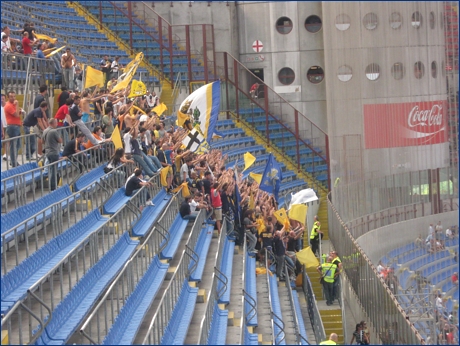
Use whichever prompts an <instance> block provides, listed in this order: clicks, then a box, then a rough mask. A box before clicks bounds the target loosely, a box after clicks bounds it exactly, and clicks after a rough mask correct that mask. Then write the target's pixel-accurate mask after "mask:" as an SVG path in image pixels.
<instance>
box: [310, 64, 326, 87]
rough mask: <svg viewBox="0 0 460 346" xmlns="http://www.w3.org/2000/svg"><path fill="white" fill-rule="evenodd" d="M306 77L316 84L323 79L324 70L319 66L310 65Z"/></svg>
mask: <svg viewBox="0 0 460 346" xmlns="http://www.w3.org/2000/svg"><path fill="white" fill-rule="evenodd" d="M307 78H308V80H309V81H310V83H313V84H318V83H321V82H322V81H323V79H324V71H323V69H322V67H320V66H312V67H310V68H309V69H308V72H307Z"/></svg>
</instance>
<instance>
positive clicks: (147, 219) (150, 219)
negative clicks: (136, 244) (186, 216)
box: [132, 189, 171, 237]
mask: <svg viewBox="0 0 460 346" xmlns="http://www.w3.org/2000/svg"><path fill="white" fill-rule="evenodd" d="M170 199H171V195H169V194H167V193H166V191H165V190H164V189H161V191H160V192H159V193H158V194H157V195H156V196H155V197H154V198H153V199H152V203H153V204H154V206H152V205H148V206H145V207H144V210H142V214H141V217H140V219H139V220H137V222H136V224H135V225H134V226H133V229H132V235H133V236H136V237H145V236H146V235H147V233H148V232H149V230H150V228H151V227H152V225H153V224H154V223H155V222H156V220H157V218H158V216H160V214H161V212H162V211H163V209H164V207H165V206H166V204H168V202H169V200H170Z"/></svg>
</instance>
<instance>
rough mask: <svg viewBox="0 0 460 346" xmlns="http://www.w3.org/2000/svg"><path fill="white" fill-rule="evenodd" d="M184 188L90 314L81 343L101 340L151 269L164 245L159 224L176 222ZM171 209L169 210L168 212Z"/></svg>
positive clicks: (167, 226) (172, 199)
mask: <svg viewBox="0 0 460 346" xmlns="http://www.w3.org/2000/svg"><path fill="white" fill-rule="evenodd" d="M181 193H182V191H179V192H177V193H176V194H175V195H174V196H173V197H172V198H171V200H170V201H169V202H168V204H167V205H166V207H165V209H164V211H163V213H162V215H161V216H160V217H159V219H158V220H157V222H155V223H154V224H152V225H151V226H150V230H149V232H148V233H147V236H146V238H145V239H144V240H143V241H142V245H141V246H140V247H139V249H138V250H137V251H136V252H135V253H134V255H133V256H132V258H131V259H130V260H129V261H128V262H127V263H126V265H125V266H124V268H123V269H122V271H121V272H120V273H119V274H118V276H117V277H116V278H115V280H114V281H113V282H112V284H111V285H110V287H109V288H108V289H107V291H106V292H105V294H104V296H103V297H102V298H101V300H100V301H99V303H98V304H97V305H96V307H95V308H94V309H93V310H92V312H91V314H90V315H89V317H88V318H87V319H86V321H85V322H84V323H83V325H82V327H81V328H80V333H81V335H83V336H84V337H85V339H82V340H80V342H81V343H83V344H84V343H87V342H88V341H89V342H90V343H91V344H101V342H102V341H103V339H104V338H105V336H106V335H107V333H108V331H109V330H110V328H111V327H112V325H113V323H114V321H115V318H116V316H118V314H119V312H120V310H121V309H122V307H123V306H124V305H125V303H126V299H116V298H120V297H123V298H127V297H129V296H130V295H131V294H132V293H133V291H134V289H135V288H136V286H137V284H138V283H139V281H140V280H141V279H142V278H143V276H144V275H145V273H146V271H147V269H148V268H149V266H150V265H152V262H153V259H154V258H155V257H156V256H158V255H159V254H160V252H161V250H162V248H164V246H166V245H163V247H161V246H160V245H161V243H162V241H163V240H164V239H165V237H164V235H163V234H162V232H161V231H160V230H159V227H158V225H159V224H161V225H162V227H163V228H165V229H169V228H170V227H171V225H172V223H173V219H171V218H170V217H168V215H169V214H170V212H169V211H173V212H175V213H176V214H177V213H178V212H179V205H180V204H179V202H178V196H179V194H181ZM168 212H169V213H168Z"/></svg>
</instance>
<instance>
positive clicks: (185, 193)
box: [172, 183, 190, 198]
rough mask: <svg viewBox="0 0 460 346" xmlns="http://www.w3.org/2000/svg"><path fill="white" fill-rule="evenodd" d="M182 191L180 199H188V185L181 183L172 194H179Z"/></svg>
mask: <svg viewBox="0 0 460 346" xmlns="http://www.w3.org/2000/svg"><path fill="white" fill-rule="evenodd" d="M180 189H182V197H184V198H185V197H188V196H190V190H189V188H188V184H187V183H182V184H180V185H179V186H178V187H176V188H175V189H174V190H173V191H172V192H173V193H177V192H179V190H180Z"/></svg>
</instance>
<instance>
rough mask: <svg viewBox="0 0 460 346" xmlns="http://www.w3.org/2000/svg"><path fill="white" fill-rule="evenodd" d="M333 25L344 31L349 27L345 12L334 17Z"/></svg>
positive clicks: (348, 19)
mask: <svg viewBox="0 0 460 346" xmlns="http://www.w3.org/2000/svg"><path fill="white" fill-rule="evenodd" d="M335 27H336V28H337V29H338V30H340V31H345V30H347V29H348V28H349V27H350V17H349V16H348V15H347V14H343V13H342V14H339V15H338V16H337V17H335Z"/></svg>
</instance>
